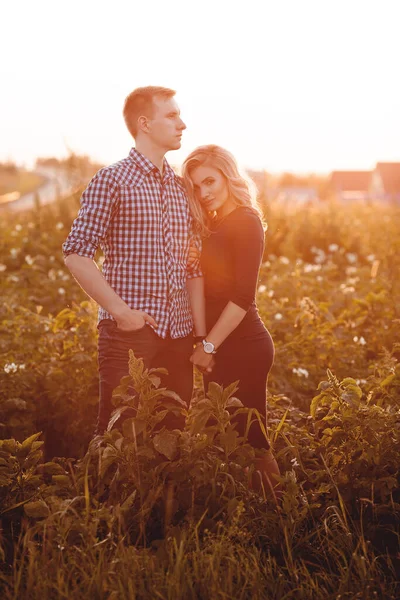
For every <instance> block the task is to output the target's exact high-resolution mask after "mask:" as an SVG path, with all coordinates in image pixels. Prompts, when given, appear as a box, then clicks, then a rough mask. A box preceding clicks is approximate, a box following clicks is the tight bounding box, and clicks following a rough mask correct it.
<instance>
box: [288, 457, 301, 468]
mask: <svg viewBox="0 0 400 600" xmlns="http://www.w3.org/2000/svg"><path fill="white" fill-rule="evenodd" d="M290 462H291V463H292V467H299V466H300V465H299V463H298V462H297V458H296V457H294V458H292V460H291V461H290Z"/></svg>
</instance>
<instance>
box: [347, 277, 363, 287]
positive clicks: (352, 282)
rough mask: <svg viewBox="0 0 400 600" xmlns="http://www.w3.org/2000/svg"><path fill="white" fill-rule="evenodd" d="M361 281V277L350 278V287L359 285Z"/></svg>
mask: <svg viewBox="0 0 400 600" xmlns="http://www.w3.org/2000/svg"><path fill="white" fill-rule="evenodd" d="M359 281H360V278H359V277H349V278H348V280H347V283H348V284H349V285H355V284H356V283H358V282H359Z"/></svg>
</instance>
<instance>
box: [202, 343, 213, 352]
mask: <svg viewBox="0 0 400 600" xmlns="http://www.w3.org/2000/svg"><path fill="white" fill-rule="evenodd" d="M203 346H204V352H206V353H207V354H212V353H213V352H214V344H212V343H211V342H203Z"/></svg>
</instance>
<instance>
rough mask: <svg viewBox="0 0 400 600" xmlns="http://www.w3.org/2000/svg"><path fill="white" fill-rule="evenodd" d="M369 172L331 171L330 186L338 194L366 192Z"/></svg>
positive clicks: (369, 178) (368, 184)
mask: <svg viewBox="0 0 400 600" xmlns="http://www.w3.org/2000/svg"><path fill="white" fill-rule="evenodd" d="M371 175H372V172H371V171H333V172H332V174H331V179H330V185H331V187H333V188H335V190H336V191H340V192H367V191H368V189H369V186H370V182H371Z"/></svg>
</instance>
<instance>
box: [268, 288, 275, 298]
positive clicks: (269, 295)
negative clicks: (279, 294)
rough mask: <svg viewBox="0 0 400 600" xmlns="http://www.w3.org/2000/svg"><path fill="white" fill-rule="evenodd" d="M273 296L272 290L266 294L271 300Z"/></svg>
mask: <svg viewBox="0 0 400 600" xmlns="http://www.w3.org/2000/svg"><path fill="white" fill-rule="evenodd" d="M274 295H275V292H274V290H269V292H268V294H267V296H268V298H273V297H274Z"/></svg>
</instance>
